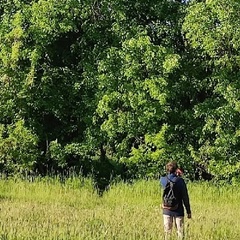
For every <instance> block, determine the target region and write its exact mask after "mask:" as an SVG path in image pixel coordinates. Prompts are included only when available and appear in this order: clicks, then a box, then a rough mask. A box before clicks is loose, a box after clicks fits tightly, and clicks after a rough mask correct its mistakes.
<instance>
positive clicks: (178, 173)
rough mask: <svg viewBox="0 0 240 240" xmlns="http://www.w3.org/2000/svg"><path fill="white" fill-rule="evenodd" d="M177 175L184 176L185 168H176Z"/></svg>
mask: <svg viewBox="0 0 240 240" xmlns="http://www.w3.org/2000/svg"><path fill="white" fill-rule="evenodd" d="M176 175H177V176H179V177H182V176H183V169H182V168H178V169H177V170H176Z"/></svg>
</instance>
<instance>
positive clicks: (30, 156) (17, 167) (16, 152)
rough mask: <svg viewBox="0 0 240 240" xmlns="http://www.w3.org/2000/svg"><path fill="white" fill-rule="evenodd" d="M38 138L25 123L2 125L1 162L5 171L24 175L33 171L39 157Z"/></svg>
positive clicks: (0, 127) (0, 132)
mask: <svg viewBox="0 0 240 240" xmlns="http://www.w3.org/2000/svg"><path fill="white" fill-rule="evenodd" d="M37 143H38V138H37V136H36V135H35V134H33V133H32V132H31V131H30V130H29V129H27V128H26V127H25V126H24V121H23V120H19V121H18V122H16V123H15V124H12V125H8V126H4V125H3V124H2V125H0V161H1V168H2V170H3V171H6V172H8V173H19V172H20V173H24V172H25V171H27V170H28V171H31V170H33V167H34V164H35V163H36V160H37V157H38V154H39V153H38V150H37Z"/></svg>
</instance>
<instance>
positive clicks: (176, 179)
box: [167, 176, 179, 183]
mask: <svg viewBox="0 0 240 240" xmlns="http://www.w3.org/2000/svg"><path fill="white" fill-rule="evenodd" d="M174 179H175V181H173V180H171V179H170V178H169V177H168V176H167V180H168V182H171V183H176V182H177V181H178V179H179V177H178V176H176V177H174Z"/></svg>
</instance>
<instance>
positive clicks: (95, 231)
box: [0, 178, 240, 240]
mask: <svg viewBox="0 0 240 240" xmlns="http://www.w3.org/2000/svg"><path fill="white" fill-rule="evenodd" d="M188 189H189V195H190V201H191V205H192V215H193V218H192V219H186V221H185V232H186V239H192V240H198V239H199V240H205V239H206V240H210V239H216V240H221V239H226V240H231V239H232V240H234V239H236V240H239V239H240V220H239V215H240V208H239V199H240V191H239V187H237V186H235V187H231V186H221V187H217V186H213V185H211V184H210V183H188ZM160 199H161V190H160V188H159V183H158V181H138V182H136V183H134V184H124V183H118V184H116V185H113V186H112V187H111V188H110V189H109V191H107V192H105V193H104V194H103V196H102V197H99V196H98V195H97V193H96V191H95V190H94V189H93V187H92V183H91V181H90V180H89V179H85V180H84V179H81V178H72V179H68V180H67V181H66V182H65V183H64V184H63V183H60V181H59V180H58V179H51V178H45V179H36V180H35V181H34V182H28V181H25V180H20V179H11V180H3V179H2V180H0V239H4V240H13V239H14V240H19V239H22V240H27V239H29V240H30V239H31V240H34V239H56V240H61V239H62V240H63V239H89V240H90V239H91V240H92V239H96V240H101V239H104V240H105V239H124V240H131V239H132V240H133V239H136V240H141V239H142V240H143V239H145V240H148V239H163V225H162V212H161V208H160Z"/></svg>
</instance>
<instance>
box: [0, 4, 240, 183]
mask: <svg viewBox="0 0 240 240" xmlns="http://www.w3.org/2000/svg"><path fill="white" fill-rule="evenodd" d="M239 12H240V2H239V1H238V0H226V1H218V0H206V1H200V0H198V1H197V0H196V1H181V0H179V1H177V0H176V1H174V0H144V1H142V0H134V1H132V0H117V1H116V0H101V1H100V0H84V1H83V0H32V1H30V0H2V1H1V6H0V19H1V20H0V84H1V86H0V169H1V171H2V172H6V173H9V174H10V173H13V174H15V173H22V172H26V171H29V173H30V172H38V173H40V174H47V173H48V172H52V171H53V172H54V171H56V172H64V171H68V170H69V169H74V170H75V171H81V172H82V173H83V174H84V175H88V174H93V175H94V176H95V177H96V178H97V179H102V180H103V181H104V179H109V178H111V177H114V176H115V175H117V176H121V177H123V178H125V177H128V178H129V177H130V178H133V177H154V176H156V175H157V174H159V173H160V174H162V173H163V170H164V169H163V166H164V165H165V163H166V162H167V161H169V160H176V161H178V162H179V164H180V165H182V166H183V167H184V168H185V173H186V174H187V175H188V176H189V177H190V178H194V177H196V176H194V174H195V171H196V169H197V170H199V169H200V170H199V171H207V172H209V173H211V174H212V175H214V176H215V177H217V178H218V179H225V180H230V181H232V180H234V179H236V178H237V177H238V176H239V170H240V161H239V158H240V115H239V113H240V71H239V67H240V51H239V50H240V41H239V39H240V18H239Z"/></svg>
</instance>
